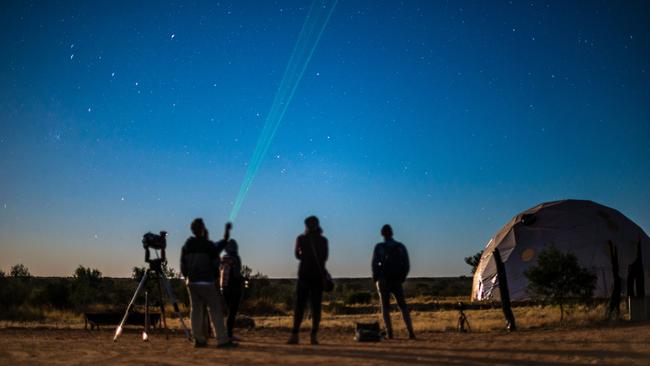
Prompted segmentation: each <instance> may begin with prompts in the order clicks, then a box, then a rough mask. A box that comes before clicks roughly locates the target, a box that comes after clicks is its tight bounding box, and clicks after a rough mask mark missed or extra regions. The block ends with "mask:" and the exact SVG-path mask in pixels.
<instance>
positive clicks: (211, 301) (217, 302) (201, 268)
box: [180, 218, 237, 348]
mask: <svg viewBox="0 0 650 366" xmlns="http://www.w3.org/2000/svg"><path fill="white" fill-rule="evenodd" d="M191 229H192V234H194V235H193V236H191V237H190V238H189V239H187V241H186V242H185V245H183V248H182V249H181V261H180V262H181V263H180V264H181V274H182V275H183V277H184V278H185V280H186V282H187V289H188V292H189V293H190V305H191V311H190V319H191V322H192V335H193V336H194V347H197V348H198V347H205V346H206V345H207V339H206V338H207V337H206V328H205V324H204V321H203V320H204V314H205V309H206V308H207V309H208V311H209V314H210V319H211V320H212V324H213V325H214V328H215V330H216V332H217V340H218V343H217V347H219V348H229V347H235V346H237V344H236V343H233V342H232V341H230V340H228V339H227V337H226V332H225V329H224V325H223V313H222V310H221V301H222V300H221V294H220V293H219V291H218V290H217V288H216V287H215V286H216V282H217V276H219V255H220V254H221V251H222V250H223V243H220V244H218V245H215V244H214V243H213V242H212V241H210V239H209V238H208V229H206V227H205V223H204V222H203V220H202V219H201V218H197V219H195V220H194V221H192V225H191Z"/></svg>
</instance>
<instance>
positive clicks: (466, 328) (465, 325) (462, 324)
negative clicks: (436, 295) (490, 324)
mask: <svg viewBox="0 0 650 366" xmlns="http://www.w3.org/2000/svg"><path fill="white" fill-rule="evenodd" d="M456 309H457V310H458V326H457V329H458V331H459V332H460V333H467V332H471V331H472V327H470V325H469V320H467V316H466V315H465V311H464V310H465V304H463V303H462V302H459V303H458V305H457V306H456Z"/></svg>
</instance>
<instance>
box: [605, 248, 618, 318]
mask: <svg viewBox="0 0 650 366" xmlns="http://www.w3.org/2000/svg"><path fill="white" fill-rule="evenodd" d="M607 245H608V247H609V257H610V260H611V263H612V279H613V280H614V281H613V282H614V284H613V286H612V294H611V296H610V297H609V306H608V307H607V317H608V318H610V319H611V318H614V319H618V318H619V316H620V314H621V310H620V306H621V276H620V274H619V266H618V250H617V249H616V246H615V245H614V243H612V241H611V240H608V241H607Z"/></svg>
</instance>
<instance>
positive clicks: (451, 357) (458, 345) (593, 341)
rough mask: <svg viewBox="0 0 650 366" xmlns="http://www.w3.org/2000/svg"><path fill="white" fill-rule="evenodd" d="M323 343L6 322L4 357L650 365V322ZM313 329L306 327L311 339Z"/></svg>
mask: <svg viewBox="0 0 650 366" xmlns="http://www.w3.org/2000/svg"><path fill="white" fill-rule="evenodd" d="M322 333H323V334H322V335H321V344H320V345H318V346H310V345H306V344H305V345H302V344H301V345H298V346H290V345H286V344H284V341H285V340H286V338H287V333H286V331H284V330H280V329H260V330H254V331H249V332H241V333H240V335H241V337H242V338H243V340H242V342H241V343H240V347H238V348H236V349H232V350H221V349H217V348H215V347H214V346H213V345H214V342H213V343H212V345H211V346H210V347H208V348H203V349H194V348H192V346H191V344H190V343H189V342H187V341H186V340H185V339H184V338H183V337H181V336H180V335H173V336H172V337H170V338H169V339H165V336H164V335H162V334H159V333H158V334H156V333H153V334H151V336H150V341H149V342H148V343H144V342H142V340H141V339H140V333H138V332H137V330H136V329H133V330H131V331H129V332H125V333H124V334H123V335H122V336H121V337H120V338H119V339H118V341H117V342H116V343H113V342H112V331H110V330H109V329H106V330H101V331H85V330H80V329H39V328H31V329H29V328H5V329H0V365H45V364H47V365H61V364H65V365H115V366H117V365H307V364H308V365H312V366H313V365H325V364H327V365H355V366H361V365H419V364H422V365H425V364H426V365H558V366H559V365H593V364H603V365H650V324H648V323H646V324H636V325H619V326H611V327H610V326H608V327H599V328H583V329H572V330H568V329H555V330H525V331H521V332H517V333H512V334H507V333H503V332H484V333H470V334H459V333H451V332H449V333H443V332H427V333H422V334H420V335H419V339H418V340H415V341H409V340H406V339H404V335H401V338H402V339H397V340H393V341H385V342H380V343H363V344H360V343H355V342H354V341H353V340H352V334H351V333H350V332H349V331H345V332H343V331H335V330H331V329H326V330H324V331H323V332H322ZM307 339H308V334H306V333H305V334H302V339H301V341H303V342H304V341H306V340H307Z"/></svg>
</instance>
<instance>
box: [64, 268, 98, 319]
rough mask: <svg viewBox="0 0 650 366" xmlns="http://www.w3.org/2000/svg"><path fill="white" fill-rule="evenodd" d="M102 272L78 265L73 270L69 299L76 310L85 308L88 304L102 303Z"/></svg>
mask: <svg viewBox="0 0 650 366" xmlns="http://www.w3.org/2000/svg"><path fill="white" fill-rule="evenodd" d="M101 284H102V273H101V272H100V271H98V270H96V269H91V268H86V267H84V266H79V267H77V269H76V270H75V272H74V276H73V281H72V293H71V295H70V300H71V302H72V304H73V305H74V306H75V308H76V309H77V310H85V308H86V307H87V306H88V305H90V304H95V303H102V302H103V301H102V300H103V294H104V292H103V291H101V288H100V286H101Z"/></svg>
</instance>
